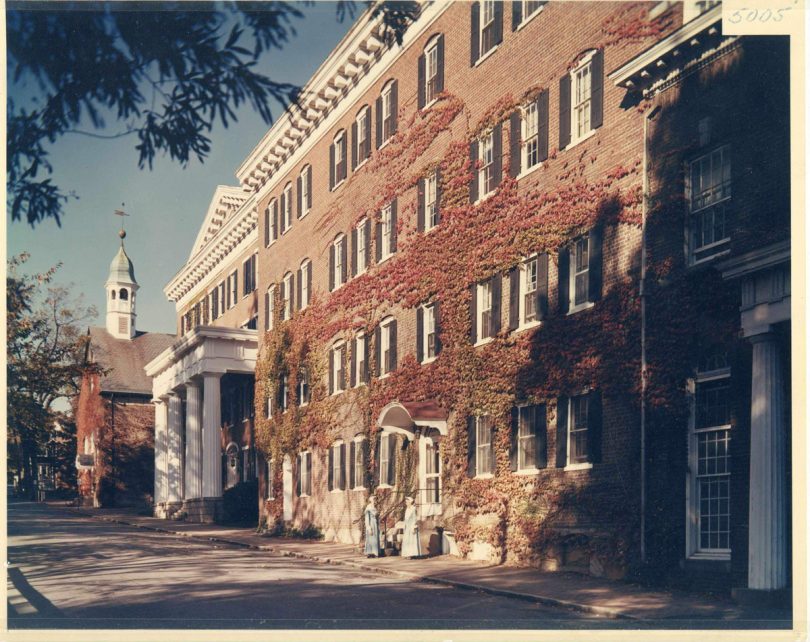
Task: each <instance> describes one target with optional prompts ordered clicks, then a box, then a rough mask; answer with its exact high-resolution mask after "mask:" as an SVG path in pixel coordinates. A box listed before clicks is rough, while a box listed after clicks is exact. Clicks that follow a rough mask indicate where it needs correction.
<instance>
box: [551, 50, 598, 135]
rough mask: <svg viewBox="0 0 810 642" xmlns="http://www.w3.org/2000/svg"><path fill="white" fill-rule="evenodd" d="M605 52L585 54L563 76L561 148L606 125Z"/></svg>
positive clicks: (561, 79)
mask: <svg viewBox="0 0 810 642" xmlns="http://www.w3.org/2000/svg"><path fill="white" fill-rule="evenodd" d="M603 76H604V56H603V52H602V50H592V51H590V52H588V53H587V54H585V55H584V56H583V57H582V59H581V60H579V62H578V63H577V65H576V66H575V67H574V68H573V69H572V70H571V71H570V72H569V73H567V74H565V76H563V77H562V78H560V149H565V148H566V147H569V146H570V145H576V144H577V143H579V142H580V141H582V140H584V139H585V138H588V136H590V135H591V133H593V132H594V131H595V130H596V129H597V128H598V127H601V126H602V113H603V85H604V78H603Z"/></svg>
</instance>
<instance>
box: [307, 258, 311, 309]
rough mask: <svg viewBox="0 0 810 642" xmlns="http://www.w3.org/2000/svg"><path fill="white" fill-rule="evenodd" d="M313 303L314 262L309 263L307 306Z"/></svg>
mask: <svg viewBox="0 0 810 642" xmlns="http://www.w3.org/2000/svg"><path fill="white" fill-rule="evenodd" d="M310 301H312V261H310V262H309V263H307V305H309V302H310Z"/></svg>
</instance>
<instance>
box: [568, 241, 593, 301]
mask: <svg viewBox="0 0 810 642" xmlns="http://www.w3.org/2000/svg"><path fill="white" fill-rule="evenodd" d="M588 266H589V262H588V235H587V234H586V235H585V236H580V237H579V238H578V239H576V240H575V241H574V244H573V247H572V249H571V283H570V288H571V292H573V293H574V309H576V308H577V307H578V306H583V305H585V304H587V303H588Z"/></svg>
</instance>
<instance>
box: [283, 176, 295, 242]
mask: <svg viewBox="0 0 810 642" xmlns="http://www.w3.org/2000/svg"><path fill="white" fill-rule="evenodd" d="M291 226H292V183H287V185H285V186H284V191H283V192H282V194H281V233H282V234H285V233H286V232H287V230H289V229H290V227H291Z"/></svg>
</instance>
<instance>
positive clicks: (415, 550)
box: [402, 497, 422, 558]
mask: <svg viewBox="0 0 810 642" xmlns="http://www.w3.org/2000/svg"><path fill="white" fill-rule="evenodd" d="M403 521H404V524H405V525H404V527H403V532H402V557H410V558H413V557H420V556H421V555H422V547H421V546H420V544H419V526H418V524H417V523H416V506H414V505H413V497H406V498H405V518H404V520H403Z"/></svg>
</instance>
